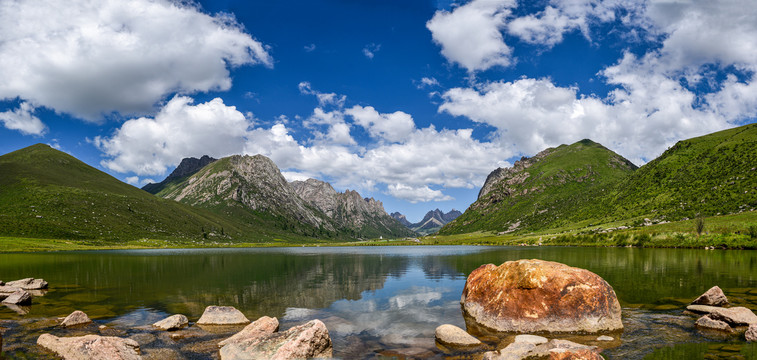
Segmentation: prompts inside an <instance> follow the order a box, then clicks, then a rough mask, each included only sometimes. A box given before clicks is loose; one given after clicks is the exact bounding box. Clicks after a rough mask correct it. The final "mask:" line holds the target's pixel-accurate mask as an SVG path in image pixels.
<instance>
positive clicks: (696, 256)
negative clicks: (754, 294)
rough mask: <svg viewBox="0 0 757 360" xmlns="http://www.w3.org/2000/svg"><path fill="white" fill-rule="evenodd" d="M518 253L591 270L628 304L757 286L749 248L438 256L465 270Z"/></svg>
mask: <svg viewBox="0 0 757 360" xmlns="http://www.w3.org/2000/svg"><path fill="white" fill-rule="evenodd" d="M517 259H542V260H550V261H557V262H561V263H564V264H568V265H570V266H576V267H580V268H584V269H588V270H591V271H593V272H595V273H597V274H598V275H600V276H601V277H602V278H604V279H605V280H606V281H607V282H608V283H609V284H610V285H612V286H613V288H614V289H615V292H616V293H617V294H618V298H619V299H620V301H621V303H624V304H627V305H634V304H654V303H656V302H659V301H660V300H661V299H665V298H678V299H694V298H695V297H697V296H699V295H700V294H702V293H703V292H704V291H706V290H707V289H709V288H710V287H712V286H713V285H718V286H720V287H722V288H724V289H739V288H754V287H757V251H751V250H727V251H723V250H715V251H707V250H689V249H639V248H589V247H516V248H512V247H511V248H491V250H488V251H482V252H479V253H474V254H470V255H466V256H448V257H444V258H440V259H439V261H445V262H446V263H447V264H449V266H450V267H452V268H454V269H457V271H459V272H461V273H463V274H465V276H467V274H470V272H471V271H473V270H475V269H476V268H477V267H479V266H481V265H482V264H488V263H492V264H496V265H499V264H501V263H503V262H505V261H509V260H517ZM726 292H728V291H727V290H726Z"/></svg>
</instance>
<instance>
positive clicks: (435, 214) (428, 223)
mask: <svg viewBox="0 0 757 360" xmlns="http://www.w3.org/2000/svg"><path fill="white" fill-rule="evenodd" d="M460 215H462V213H461V212H459V211H457V210H455V209H452V210H450V211H449V212H448V213H445V212H444V211H442V210H439V209H438V208H437V209H434V210H431V211H429V212H427V213H426V215H425V216H423V220H421V221H420V222H417V223H415V224H413V223H411V222H410V221H408V220H407V218H406V217H405V215H402V214H401V213H399V212H393V213H392V214H391V216H392V217H393V218H395V219H397V221H399V222H400V223H402V225H405V226H407V227H408V228H409V229H410V230H413V231H415V232H418V233H421V234H424V235H426V234H430V233H433V232H436V231H437V230H439V228H441V227H442V226H444V225H446V224H447V223H449V222H450V221H452V220H455V219H456V218H457V217H458V216H460Z"/></svg>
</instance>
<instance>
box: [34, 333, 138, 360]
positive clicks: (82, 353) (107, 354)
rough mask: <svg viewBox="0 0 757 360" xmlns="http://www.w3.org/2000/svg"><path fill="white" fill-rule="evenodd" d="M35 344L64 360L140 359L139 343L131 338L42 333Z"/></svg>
mask: <svg viewBox="0 0 757 360" xmlns="http://www.w3.org/2000/svg"><path fill="white" fill-rule="evenodd" d="M37 344H38V345H40V346H42V347H44V348H46V349H49V350H51V351H53V352H55V353H56V354H58V355H60V356H61V357H63V359H65V360H90V359H98V360H140V359H141V357H140V356H139V344H137V342H136V341H134V340H131V339H122V338H118V337H111V336H99V335H86V336H76V337H57V336H53V335H50V334H42V335H40V337H39V338H38V339H37Z"/></svg>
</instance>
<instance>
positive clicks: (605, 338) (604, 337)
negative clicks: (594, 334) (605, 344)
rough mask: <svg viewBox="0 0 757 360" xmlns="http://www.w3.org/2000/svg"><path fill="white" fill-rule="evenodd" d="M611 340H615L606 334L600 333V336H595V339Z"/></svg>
mask: <svg viewBox="0 0 757 360" xmlns="http://www.w3.org/2000/svg"><path fill="white" fill-rule="evenodd" d="M613 340H615V338H614V337H612V336H607V335H602V336H600V337H598V338H597V341H613Z"/></svg>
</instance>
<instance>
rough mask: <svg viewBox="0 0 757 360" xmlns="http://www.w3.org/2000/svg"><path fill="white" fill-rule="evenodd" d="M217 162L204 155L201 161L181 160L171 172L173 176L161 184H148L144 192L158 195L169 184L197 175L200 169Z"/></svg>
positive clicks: (143, 188)
mask: <svg viewBox="0 0 757 360" xmlns="http://www.w3.org/2000/svg"><path fill="white" fill-rule="evenodd" d="M216 160H217V159H214V158H212V157H210V156H208V155H203V156H202V157H200V158H199V159H198V158H195V157H188V158H184V159H181V162H180V163H179V166H177V167H176V169H174V170H173V171H172V172H171V174H169V175H168V176H167V177H166V178H165V179H163V181H161V182H159V183H152V184H147V185H145V186H143V187H142V190H144V191H147V192H149V193H151V194H157V193H159V192H160V191H161V190H163V189H164V188H165V187H166V185H167V184H168V183H170V182H173V181H178V180H181V179H183V178H185V177H187V176H191V175H194V174H195V173H197V172H198V171H200V169H202V168H204V167H205V166H207V165H208V164H210V163H212V162H215V161H216Z"/></svg>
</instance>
